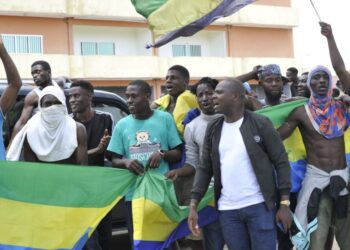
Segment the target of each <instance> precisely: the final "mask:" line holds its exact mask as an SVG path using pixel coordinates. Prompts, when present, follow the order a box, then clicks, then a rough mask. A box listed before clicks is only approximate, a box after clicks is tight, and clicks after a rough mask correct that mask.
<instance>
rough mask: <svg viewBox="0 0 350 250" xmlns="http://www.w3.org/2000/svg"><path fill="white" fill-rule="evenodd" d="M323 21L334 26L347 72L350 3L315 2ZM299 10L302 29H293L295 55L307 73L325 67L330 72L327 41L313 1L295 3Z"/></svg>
mask: <svg viewBox="0 0 350 250" xmlns="http://www.w3.org/2000/svg"><path fill="white" fill-rule="evenodd" d="M313 2H314V5H315V7H316V9H317V11H318V13H319V15H320V17H321V20H322V21H324V22H327V23H329V24H331V25H332V30H333V34H334V37H335V40H336V42H337V45H338V48H339V51H340V53H341V55H342V57H343V60H344V62H345V66H346V68H347V69H350V1H349V0H313ZM292 7H293V8H296V9H298V11H299V27H296V28H294V30H293V32H294V53H295V58H296V59H297V60H298V62H299V64H300V65H297V66H298V69H299V70H302V71H306V70H309V69H310V68H311V67H313V66H315V65H318V64H322V65H324V66H327V67H329V68H330V69H331V67H332V65H331V61H330V59H329V52H328V46H327V40H326V38H325V37H324V36H322V35H321V33H320V26H319V24H318V22H319V20H318V18H317V15H316V13H315V11H314V10H313V8H312V5H311V3H310V0H292Z"/></svg>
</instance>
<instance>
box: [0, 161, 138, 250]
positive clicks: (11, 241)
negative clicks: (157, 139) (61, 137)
mask: <svg viewBox="0 0 350 250" xmlns="http://www.w3.org/2000/svg"><path fill="white" fill-rule="evenodd" d="M135 179H136V176H135V175H133V174H132V173H130V172H129V171H126V170H120V169H112V168H101V167H80V166H68V165H61V164H60V165H53V164H39V163H26V162H6V161H0V249H6V250H7V249H8V250H24V249H26V250H30V249H82V247H83V246H84V245H85V243H86V241H87V239H88V237H89V235H91V233H92V232H93V230H94V229H95V228H96V226H97V225H98V223H99V222H100V220H101V219H102V218H103V217H104V216H105V215H106V214H107V213H108V211H109V210H111V209H112V208H113V206H114V205H115V204H116V203H117V202H118V201H119V200H120V198H121V197H123V196H124V194H125V193H126V191H127V190H128V188H129V186H130V185H131V184H132V183H133V182H134V181H135Z"/></svg>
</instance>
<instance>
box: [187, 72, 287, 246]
mask: <svg viewBox="0 0 350 250" xmlns="http://www.w3.org/2000/svg"><path fill="white" fill-rule="evenodd" d="M244 98H245V91H244V88H243V85H242V83H241V82H240V81H239V80H237V79H233V78H228V79H225V80H224V81H222V82H220V83H219V84H218V86H217V87H216V89H215V95H214V105H215V106H214V109H215V112H216V113H221V114H223V115H224V116H223V117H219V118H218V119H216V120H214V121H213V122H211V123H210V124H209V125H208V127H207V130H206V135H205V138H204V143H203V145H204V146H203V152H202V159H201V161H202V162H201V164H200V165H199V166H198V167H197V169H196V176H195V181H194V186H193V189H192V197H191V204H190V215H189V219H188V223H189V227H190V229H191V231H192V233H193V234H195V235H196V234H198V233H199V231H198V214H197V205H198V203H199V201H200V200H201V199H202V197H203V196H204V194H205V192H206V190H207V188H208V186H209V183H210V180H211V178H212V176H214V192H215V201H216V207H217V209H218V210H219V214H220V215H219V217H220V224H221V229H222V233H223V236H224V239H225V243H226V244H227V246H228V247H229V249H259V250H265V249H266V250H275V249H276V226H275V225H276V222H277V223H280V224H281V226H282V227H283V228H284V230H285V231H288V230H289V228H290V224H291V212H290V210H289V192H290V187H291V183H290V173H289V171H290V166H289V162H288V156H287V153H286V151H285V149H284V146H283V144H282V142H281V139H280V137H279V134H278V133H277V132H276V130H275V129H274V127H273V125H272V123H271V122H270V120H269V119H268V118H266V117H264V116H261V115H258V114H255V113H252V112H250V111H246V110H245V109H244ZM275 173H276V175H275ZM276 183H277V184H276ZM277 189H278V191H279V194H280V196H281V197H280V201H281V202H280V203H281V205H280V208H279V209H278V211H277V213H276V201H277V199H276V192H277Z"/></svg>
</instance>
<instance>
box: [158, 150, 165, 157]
mask: <svg viewBox="0 0 350 250" xmlns="http://www.w3.org/2000/svg"><path fill="white" fill-rule="evenodd" d="M158 153H159V154H160V156H161V157H162V158H164V155H165V152H164V150H162V149H158Z"/></svg>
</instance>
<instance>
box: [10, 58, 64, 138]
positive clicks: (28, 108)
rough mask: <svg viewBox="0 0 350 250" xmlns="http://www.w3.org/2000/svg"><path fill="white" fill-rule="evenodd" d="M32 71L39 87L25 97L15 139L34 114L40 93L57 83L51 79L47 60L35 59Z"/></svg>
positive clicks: (14, 129)
mask: <svg viewBox="0 0 350 250" xmlns="http://www.w3.org/2000/svg"><path fill="white" fill-rule="evenodd" d="M31 73H32V76H33V81H34V83H35V85H36V86H37V88H35V89H33V90H32V91H30V92H29V94H28V95H27V96H26V97H25V99H24V107H23V110H22V114H21V117H20V118H19V120H18V121H17V123H16V125H15V127H14V128H13V131H12V136H11V138H12V139H13V138H14V137H15V136H16V134H17V133H18V132H19V131H20V130H21V129H22V128H23V126H24V125H25V124H26V123H27V121H28V120H29V118H30V117H31V116H32V114H33V111H34V109H35V108H36V107H37V106H38V100H39V93H40V91H42V90H43V89H44V88H45V87H47V86H51V85H56V86H58V85H57V84H56V83H55V82H53V81H52V79H51V67H50V65H49V64H48V63H47V62H46V61H35V62H34V63H33V64H32V65H31Z"/></svg>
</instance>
